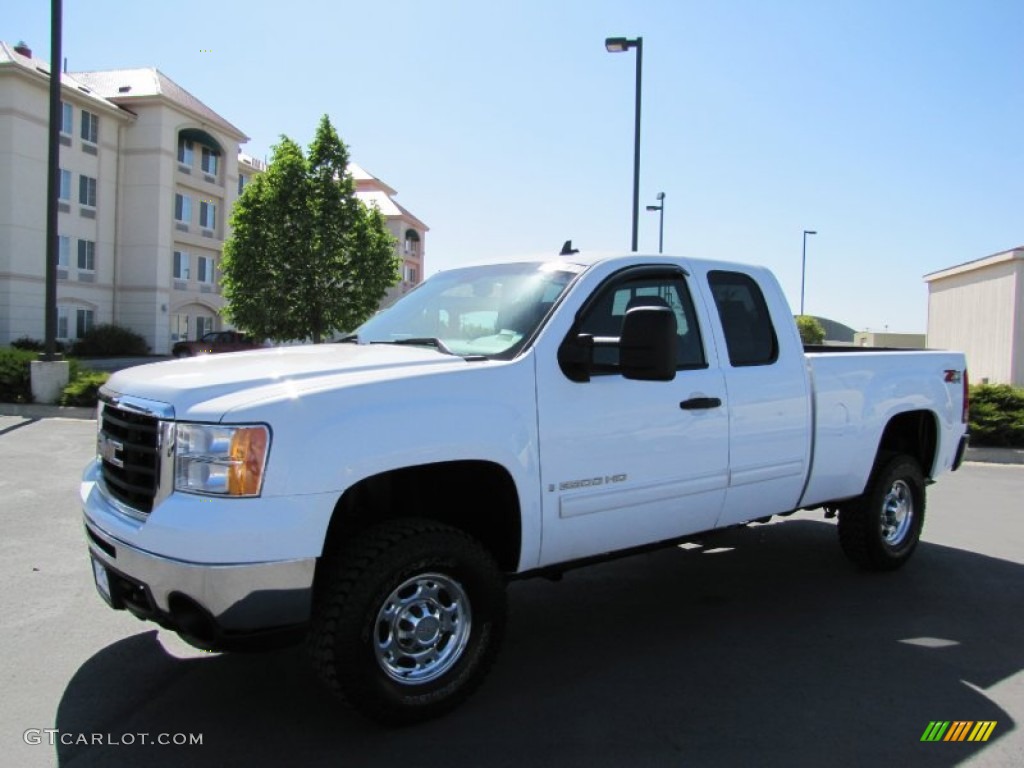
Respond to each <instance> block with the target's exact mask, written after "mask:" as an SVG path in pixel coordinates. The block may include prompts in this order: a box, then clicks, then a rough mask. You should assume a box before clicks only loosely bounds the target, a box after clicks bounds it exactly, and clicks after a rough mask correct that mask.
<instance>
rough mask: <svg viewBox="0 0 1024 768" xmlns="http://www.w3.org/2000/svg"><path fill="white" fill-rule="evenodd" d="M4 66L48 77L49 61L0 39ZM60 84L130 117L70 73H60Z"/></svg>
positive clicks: (0, 59) (0, 57) (40, 76)
mask: <svg viewBox="0 0 1024 768" xmlns="http://www.w3.org/2000/svg"><path fill="white" fill-rule="evenodd" d="M6 67H10V68H12V69H18V70H21V71H23V72H25V73H28V74H31V75H33V76H35V77H39V78H45V79H46V80H47V81H48V80H49V79H50V62H48V61H46V60H45V59H40V58H39V57H38V56H25V55H24V54H22V53H19V52H18V51H16V50H15V46H13V45H11V44H10V43H6V42H4V41H3V40H0V69H3V68H6ZM60 84H61V87H62V89H66V90H68V91H72V92H74V93H75V95H76V96H78V97H79V98H81V99H85V100H86V101H89V102H92V103H93V104H95V105H96V106H97V107H99V106H102V107H104V108H106V109H107V110H111V111H115V112H120V113H121V114H122V115H123V117H124V118H125V119H128V118H130V117H131V115H130V113H128V112H126V111H124V110H122V109H120V108H119V107H118V106H117V105H116V104H114V103H112V102H110V101H109V100H108V99H106V98H104V97H103V95H102V94H100V93H97V92H96V90H95V89H93V88H91V87H90V86H89V85H88V84H87V83H84V82H82V81H81V80H79V79H78V78H77V77H75V76H74V75H72V74H68V73H67V72H63V73H61V76H60Z"/></svg>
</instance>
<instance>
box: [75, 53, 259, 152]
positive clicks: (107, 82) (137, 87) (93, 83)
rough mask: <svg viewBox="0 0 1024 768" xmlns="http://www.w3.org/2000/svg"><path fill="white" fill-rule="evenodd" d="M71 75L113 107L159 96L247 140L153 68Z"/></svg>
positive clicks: (239, 131) (236, 129) (110, 70)
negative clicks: (111, 103)
mask: <svg viewBox="0 0 1024 768" xmlns="http://www.w3.org/2000/svg"><path fill="white" fill-rule="evenodd" d="M72 76H73V77H74V78H75V79H76V80H78V81H79V82H81V83H84V84H85V85H87V86H88V87H89V88H92V89H93V90H94V91H96V92H97V93H99V94H100V95H101V96H103V97H104V98H106V99H108V100H109V101H111V102H113V103H114V104H118V105H120V106H124V107H127V108H130V106H131V104H132V102H134V101H141V100H144V99H152V98H154V97H157V98H159V97H163V98H165V99H167V100H168V101H170V102H171V103H172V104H174V105H176V106H178V107H181V108H182V109H184V110H186V111H188V112H191V113H192V114H193V115H195V116H196V117H198V118H199V119H200V120H203V121H206V122H208V123H211V124H213V125H215V126H217V127H218V128H220V129H221V130H223V131H225V132H227V133H229V134H231V135H232V136H234V137H235V138H236V139H238V140H240V141H248V140H249V137H248V136H246V135H245V134H244V133H242V131H241V130H239V129H238V128H237V127H236V126H234V125H232V124H231V123H229V122H228V121H227V120H225V119H224V118H223V117H221V116H220V115H218V114H217V113H216V112H214V111H213V110H212V109H210V108H209V107H208V106H206V105H205V104H204V103H203V102H201V101H200V100H199V99H197V98H196V97H195V96H193V95H192V94H191V93H189V92H188V91H187V90H185V89H184V88H182V87H181V86H180V85H178V84H177V83H176V82H174V81H173V80H171V78H169V77H168V76H167V75H165V74H164V73H163V72H161V71H160V70H159V69H157V68H155V67H144V68H142V69H107V70H100V71H97V72H73V73H72Z"/></svg>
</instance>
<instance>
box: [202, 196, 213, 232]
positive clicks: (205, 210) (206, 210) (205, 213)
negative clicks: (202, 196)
mask: <svg viewBox="0 0 1024 768" xmlns="http://www.w3.org/2000/svg"><path fill="white" fill-rule="evenodd" d="M199 226H201V227H202V228H203V229H216V228H217V206H216V205H214V204H213V203H209V202H207V201H205V200H203V201H202V202H201V203H199Z"/></svg>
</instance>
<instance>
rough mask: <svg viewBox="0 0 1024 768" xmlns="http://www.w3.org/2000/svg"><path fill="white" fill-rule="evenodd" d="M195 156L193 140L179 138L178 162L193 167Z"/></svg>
mask: <svg viewBox="0 0 1024 768" xmlns="http://www.w3.org/2000/svg"><path fill="white" fill-rule="evenodd" d="M194 156H195V153H194V145H193V144H192V142H191V141H189V140H188V139H178V162H179V163H181V164H182V165H187V166H188V167H189V168H191V167H192V161H193V159H194Z"/></svg>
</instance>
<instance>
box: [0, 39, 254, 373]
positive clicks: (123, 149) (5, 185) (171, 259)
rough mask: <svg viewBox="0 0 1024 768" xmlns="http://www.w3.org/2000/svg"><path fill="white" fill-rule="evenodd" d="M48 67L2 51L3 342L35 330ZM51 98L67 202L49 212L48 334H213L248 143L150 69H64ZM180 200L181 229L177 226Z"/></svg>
mask: <svg viewBox="0 0 1024 768" xmlns="http://www.w3.org/2000/svg"><path fill="white" fill-rule="evenodd" d="M48 69H49V67H48V65H47V64H46V62H43V61H41V60H39V59H37V58H35V57H33V56H31V52H27V51H25V50H24V49H20V50H15V49H14V48H13V47H12V46H10V45H9V44H6V43H0V344H7V343H10V342H11V341H13V340H15V339H17V338H19V337H22V336H28V337H31V338H36V339H41V338H42V336H43V334H44V329H45V322H44V307H45V295H44V294H45V254H46V193H47V192H46V190H47V174H46V168H47V155H48V152H47V146H48V142H47V130H48V125H49V106H48V98H49V95H48V92H49V74H48ZM61 90H62V99H63V100H64V101H65V103H66V104H67V107H66V109H69V110H70V112H69V113H68V115H67V117H69V118H70V130H69V131H68V133H67V135H62V137H61V147H60V166H61V169H62V170H63V171H65V172H66V174H68V175H67V178H66V181H67V182H69V184H70V190H69V191H70V195H69V199H68V200H66V201H64V200H62V201H61V204H60V212H59V214H58V231H59V235H60V237H61V238H62V246H63V247H64V250H63V251H62V253H63V254H64V257H63V258H62V261H61V263H60V267H59V269H58V285H57V304H58V338H60V339H62V340H67V341H71V340H74V339H75V338H78V337H79V336H81V334H82V333H84V331H85V329H87V327H89V326H90V325H92V324H99V323H110V322H115V323H118V324H119V325H123V326H126V327H129V328H131V329H132V330H134V331H136V332H137V333H140V334H141V335H142V336H143V337H144V338H145V339H146V342H147V343H148V344H149V346H150V348H151V349H152V350H153V352H155V353H166V352H168V351H169V350H170V346H171V344H172V342H173V341H174V340H176V339H177V338H178V337H179V336H184V335H185V334H186V333H187V335H188V336H189V337H194V336H195V335H196V333H197V332H198V331H201V330H216V329H219V328H220V326H221V323H220V320H219V315H218V313H219V310H220V308H221V306H222V305H223V299H222V298H221V295H220V288H219V284H218V279H217V265H218V264H219V260H220V254H221V249H222V246H223V242H224V238H225V236H226V235H227V216H228V211H230V209H231V206H232V205H233V203H234V201H235V199H236V198H237V195H238V167H237V156H238V148H239V143H240V142H244V141H246V140H247V138H246V136H245V135H244V134H243V133H242V132H241V131H240V130H239V129H237V128H235V127H234V126H233V125H231V123H229V122H227V121H226V120H224V119H223V118H222V117H220V116H219V115H217V114H216V113H215V112H213V111H212V110H210V109H209V108H208V107H206V106H205V105H204V104H203V103H202V102H200V101H199V100H198V99H196V98H195V97H194V96H192V95H191V94H189V93H188V92H187V91H185V90H184V89H183V88H181V87H180V86H179V85H177V84H176V83H174V81H172V80H170V78H168V77H166V76H165V75H163V74H162V73H161V72H159V71H158V70H155V69H131V70H107V71H102V72H77V73H70V74H63V75H62V76H61ZM63 118H64V115H63V114H62V119H63ZM85 123H88V126H87V127H85V128H83V125H84V124H85ZM93 126H95V136H94V138H95V141H92V140H89V138H88V136H89V135H90V134H91V133H92V130H93ZM183 137H185V138H188V139H190V140H191V141H192V150H193V151H192V154H191V156H190V157H188V158H187V160H188V162H183V161H182V159H180V158H179V142H180V140H181V139H182V138H183ZM203 147H206V148H207V150H208V151H207V152H206V153H205V154H204V152H203ZM214 156H215V158H216V159H214V160H211V157H214ZM204 163H205V164H206V165H207V170H212V173H207V172H204V169H203V164H204ZM83 180H84V181H83ZM80 187H81V189H80ZM81 195H85V196H86V198H87V199H84V200H83V199H80V197H81ZM178 195H181V196H183V197H187V198H188V199H189V205H188V206H187V208H188V214H189V216H188V218H189V220H188V221H177V219H176V205H175V203H176V199H177V196H178ZM203 215H205V218H206V220H205V222H204V221H201V220H200V219H201V218H202V217H203ZM81 243H85V244H86V245H85V246H83V245H81ZM175 252H178V253H179V254H187V257H183V256H179V257H178V259H177V260H176V258H175ZM183 259H184V260H185V261H187V262H188V266H189V267H190V268H189V269H186V270H185V273H184V279H176V278H175V275H174V271H175V264H176V261H177V263H178V266H179V268H180V267H181V266H182V263H183V261H182V260H183Z"/></svg>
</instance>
